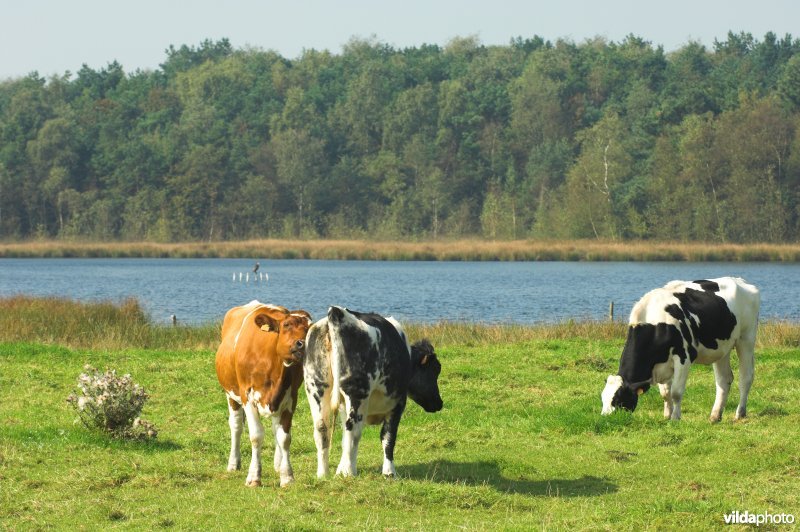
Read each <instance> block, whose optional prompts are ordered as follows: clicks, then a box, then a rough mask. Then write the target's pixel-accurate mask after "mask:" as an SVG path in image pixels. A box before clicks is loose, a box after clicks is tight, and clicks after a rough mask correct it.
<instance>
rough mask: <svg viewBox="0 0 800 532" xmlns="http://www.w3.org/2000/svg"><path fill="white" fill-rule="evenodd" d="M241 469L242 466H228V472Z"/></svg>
mask: <svg viewBox="0 0 800 532" xmlns="http://www.w3.org/2000/svg"><path fill="white" fill-rule="evenodd" d="M241 468H242V464H241V463H238V464H228V471H239V470H240V469H241Z"/></svg>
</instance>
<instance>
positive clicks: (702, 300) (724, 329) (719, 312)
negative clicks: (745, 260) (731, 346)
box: [665, 281, 736, 357]
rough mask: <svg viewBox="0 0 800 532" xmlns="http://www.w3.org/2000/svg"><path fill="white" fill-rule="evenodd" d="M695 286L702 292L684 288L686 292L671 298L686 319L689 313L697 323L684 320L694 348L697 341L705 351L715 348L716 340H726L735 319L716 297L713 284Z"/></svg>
mask: <svg viewBox="0 0 800 532" xmlns="http://www.w3.org/2000/svg"><path fill="white" fill-rule="evenodd" d="M697 284H699V285H700V286H701V287H703V290H695V289H693V288H687V289H686V291H684V292H675V293H673V295H674V296H675V298H676V299H677V300H678V301H679V302H680V307H681V310H682V312H683V314H684V315H685V316H686V317H687V318H688V317H689V316H691V315H692V314H693V315H695V316H697V320H698V321H699V322H700V323H697V322H696V321H694V319H687V320H684V321H689V324H688V325H689V326H691V329H692V333H693V337H694V342H695V343H694V345H695V346H696V345H697V342H699V343H701V344H703V345H704V346H705V347H707V348H709V349H717V348H719V344H718V343H717V340H727V339H729V338H730V337H731V334H732V333H733V329H734V328H735V327H736V316H734V315H733V313H732V312H731V311H730V309H729V308H728V304H727V303H726V302H725V300H724V299H722V298H721V297H719V296H718V295H717V294H716V292H718V291H719V285H718V284H717V283H714V282H711V281H698V282H697ZM671 306H673V305H670V307H671ZM667 308H669V307H667ZM665 310H666V309H665ZM686 340H687V342H689V340H690V338H689V337H687V339H686ZM696 356H697V355H695V357H696Z"/></svg>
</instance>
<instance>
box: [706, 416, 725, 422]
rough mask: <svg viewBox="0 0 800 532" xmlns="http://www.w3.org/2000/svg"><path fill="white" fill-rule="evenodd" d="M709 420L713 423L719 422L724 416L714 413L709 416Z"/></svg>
mask: <svg viewBox="0 0 800 532" xmlns="http://www.w3.org/2000/svg"><path fill="white" fill-rule="evenodd" d="M708 421H709V422H711V423H719V422H720V421H722V416H715V415H714V414H711V415H710V416H708Z"/></svg>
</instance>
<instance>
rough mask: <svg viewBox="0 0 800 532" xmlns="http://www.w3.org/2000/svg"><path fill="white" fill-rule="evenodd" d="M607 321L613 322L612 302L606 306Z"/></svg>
mask: <svg viewBox="0 0 800 532" xmlns="http://www.w3.org/2000/svg"><path fill="white" fill-rule="evenodd" d="M608 321H614V302H613V301H612V302H611V303H609V305H608Z"/></svg>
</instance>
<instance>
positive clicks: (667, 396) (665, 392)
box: [658, 382, 672, 419]
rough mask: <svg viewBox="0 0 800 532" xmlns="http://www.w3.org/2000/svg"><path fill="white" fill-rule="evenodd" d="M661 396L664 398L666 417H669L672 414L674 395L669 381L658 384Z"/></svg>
mask: <svg viewBox="0 0 800 532" xmlns="http://www.w3.org/2000/svg"><path fill="white" fill-rule="evenodd" d="M658 391H659V392H660V393H661V398H662V399H664V417H665V418H667V419H669V418H670V417H671V416H672V395H671V393H670V385H669V382H666V383H664V384H659V385H658Z"/></svg>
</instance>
